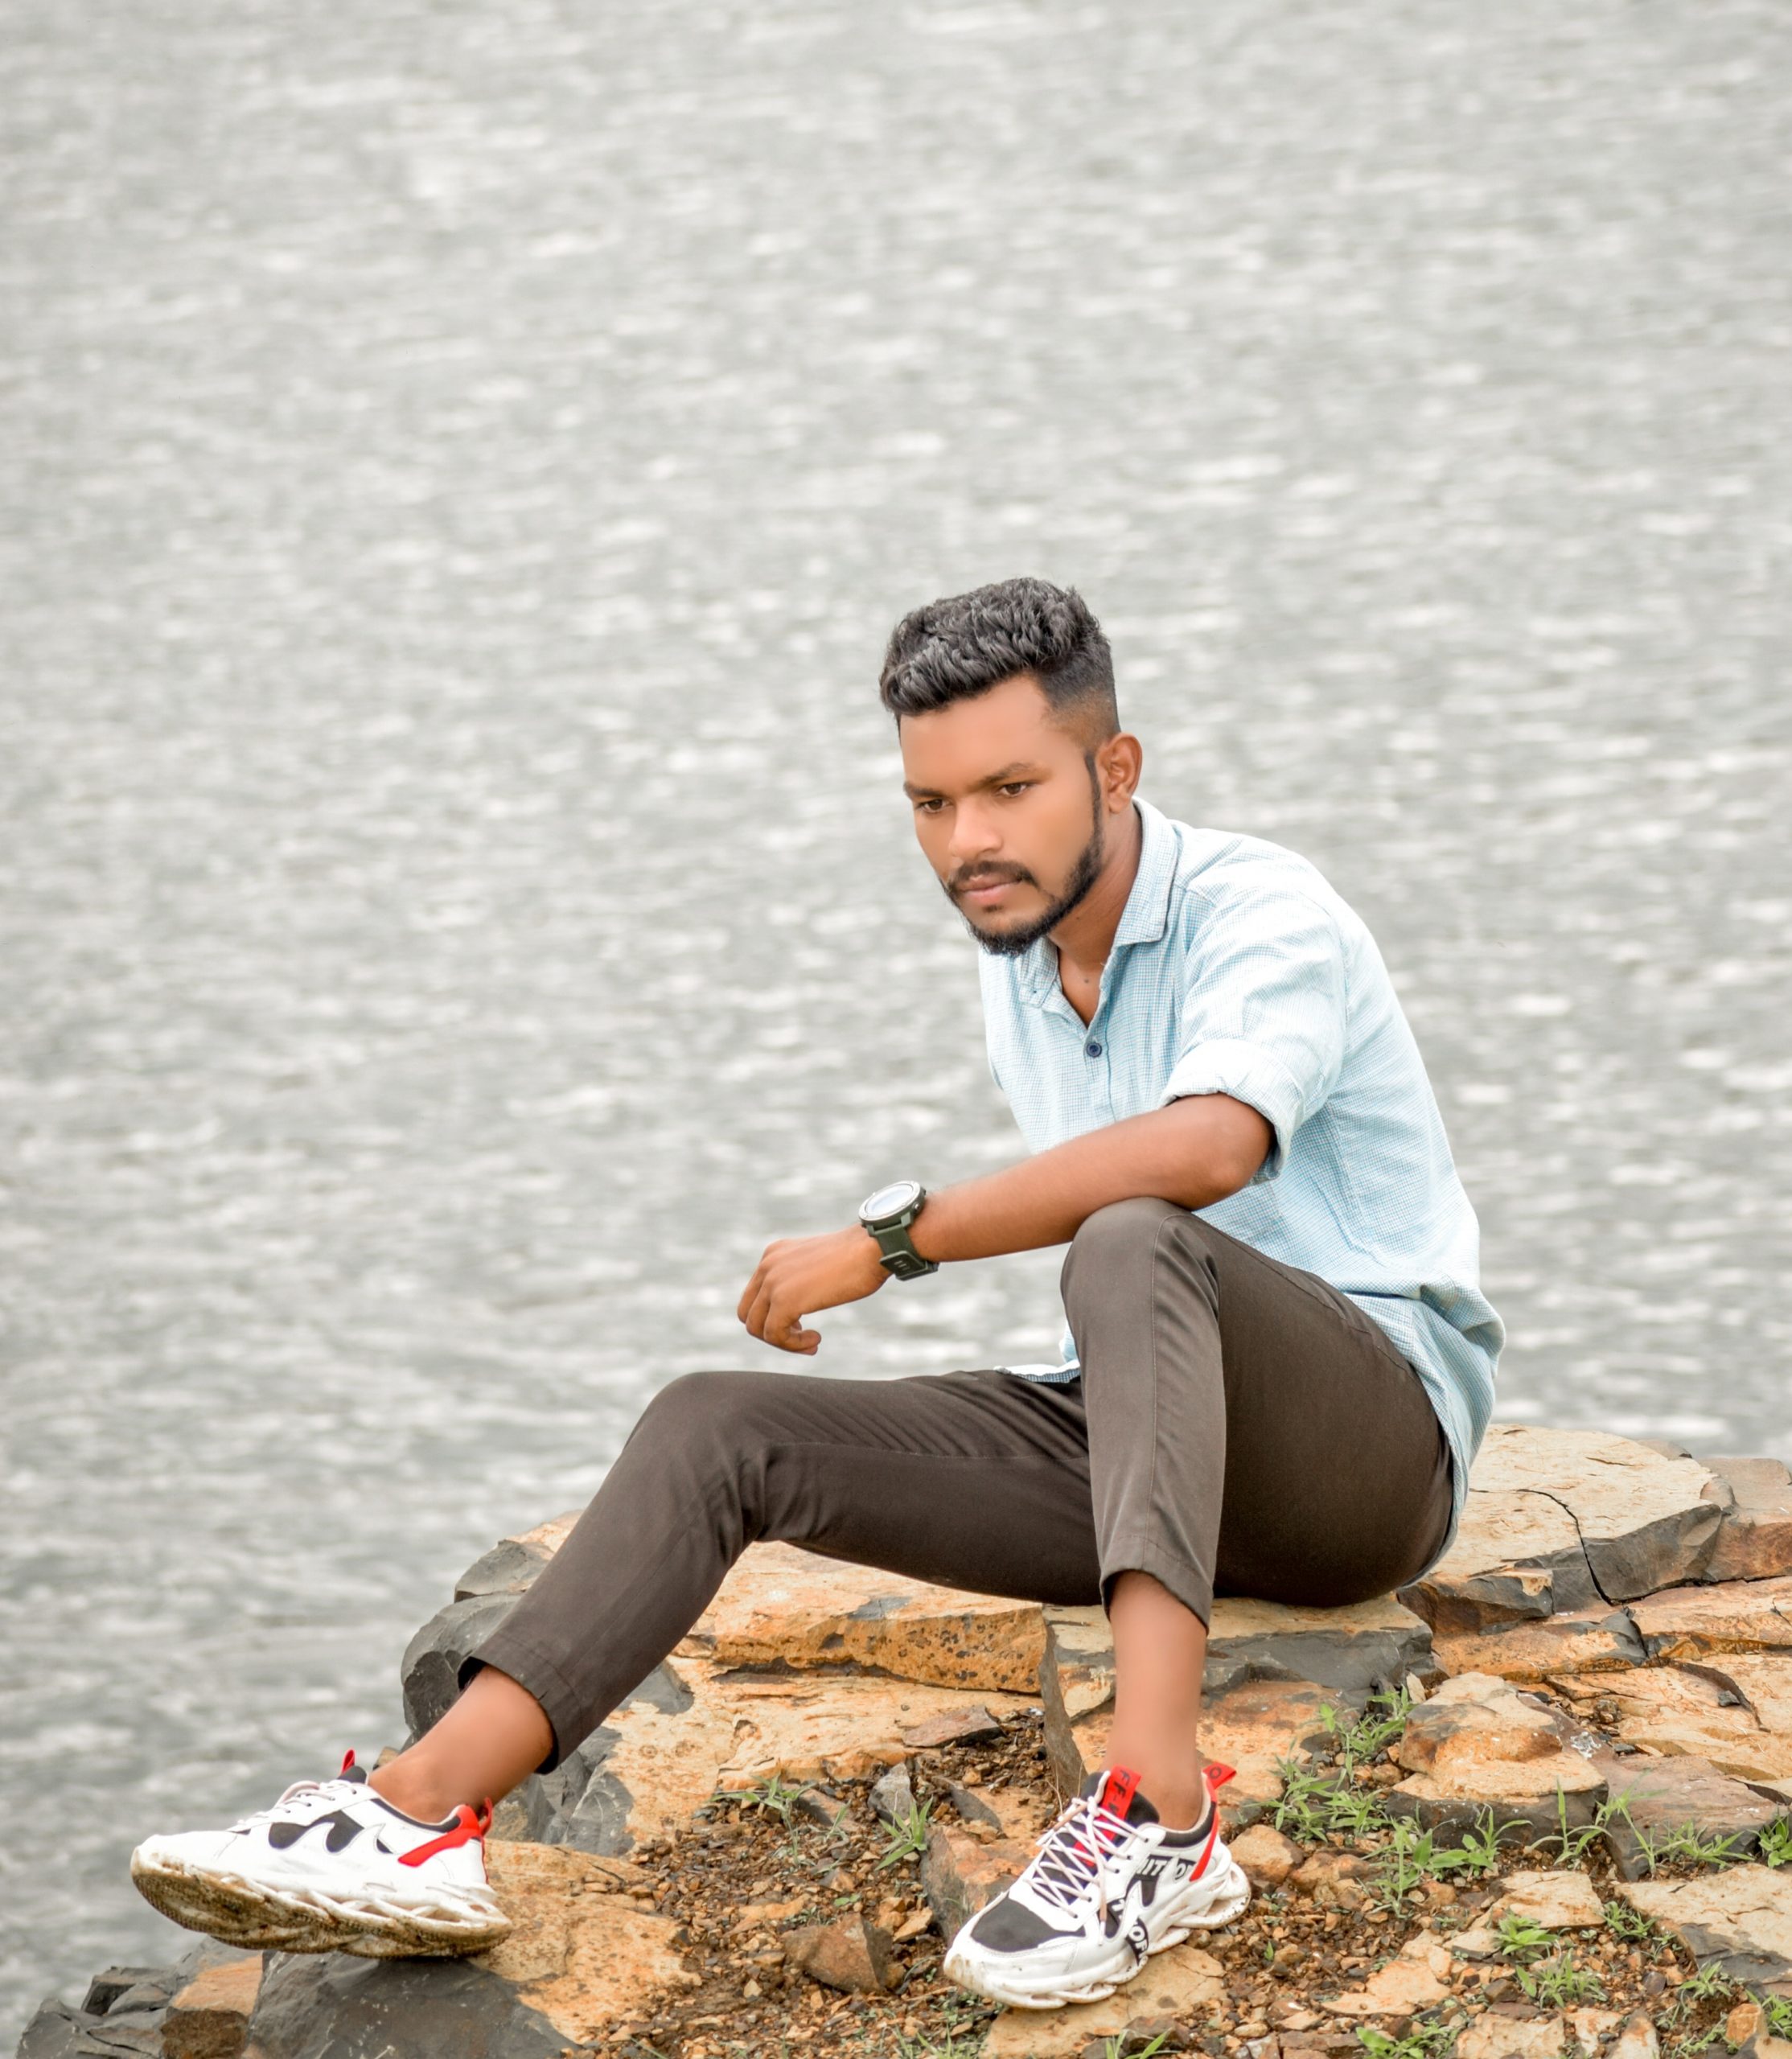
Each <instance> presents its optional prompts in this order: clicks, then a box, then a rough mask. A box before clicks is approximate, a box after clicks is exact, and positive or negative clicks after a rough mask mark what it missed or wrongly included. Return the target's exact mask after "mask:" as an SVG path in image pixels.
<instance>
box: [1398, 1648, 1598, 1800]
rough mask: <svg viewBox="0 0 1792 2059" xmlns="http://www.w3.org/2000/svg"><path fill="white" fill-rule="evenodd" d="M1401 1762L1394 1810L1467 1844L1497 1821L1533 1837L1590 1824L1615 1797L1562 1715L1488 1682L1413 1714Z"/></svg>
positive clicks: (1448, 1688)
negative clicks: (1464, 1837) (1484, 1823)
mask: <svg viewBox="0 0 1792 2059" xmlns="http://www.w3.org/2000/svg"><path fill="white" fill-rule="evenodd" d="M1395 1759H1396V1761H1398V1763H1399V1765H1401V1766H1402V1767H1404V1769H1405V1770H1406V1773H1407V1777H1406V1778H1405V1779H1404V1780H1402V1781H1400V1782H1399V1783H1398V1784H1397V1785H1395V1786H1393V1787H1391V1788H1390V1789H1389V1790H1388V1791H1387V1806H1388V1808H1389V1810H1391V1811H1392V1812H1393V1813H1394V1814H1397V1815H1411V1816H1413V1817H1416V1819H1417V1820H1418V1822H1419V1823H1420V1824H1421V1825H1422V1826H1423V1827H1424V1828H1425V1829H1428V1830H1435V1831H1445V1830H1447V1831H1452V1832H1453V1833H1455V1834H1457V1836H1458V1837H1460V1835H1461V1833H1463V1832H1465V1831H1468V1830H1469V1829H1470V1828H1472V1827H1473V1826H1474V1825H1475V1824H1476V1823H1477V1822H1478V1821H1479V1820H1480V1819H1482V1817H1483V1816H1484V1815H1486V1814H1491V1817H1492V1819H1493V1821H1494V1823H1495V1824H1497V1825H1499V1826H1502V1827H1505V1826H1510V1827H1513V1828H1514V1829H1517V1828H1519V1827H1523V1830H1524V1831H1526V1832H1527V1834H1528V1835H1530V1837H1531V1838H1532V1839H1536V1838H1541V1837H1544V1836H1547V1835H1548V1834H1549V1833H1550V1832H1551V1831H1555V1830H1559V1829H1560V1827H1562V1826H1563V1825H1564V1823H1565V1824H1567V1825H1568V1826H1570V1827H1577V1826H1579V1825H1582V1824H1586V1823H1592V1822H1593V1819H1594V1817H1595V1816H1596V1814H1597V1811H1598V1808H1599V1805H1600V1803H1601V1802H1603V1801H1604V1800H1605V1796H1606V1792H1607V1789H1606V1783H1605V1777H1604V1776H1603V1775H1602V1774H1601V1773H1600V1772H1599V1770H1598V1769H1597V1767H1596V1766H1595V1765H1593V1763H1592V1762H1591V1761H1590V1759H1589V1757H1586V1756H1585V1755H1584V1754H1583V1753H1581V1752H1580V1751H1577V1750H1576V1749H1574V1747H1573V1742H1572V1731H1571V1730H1570V1728H1568V1725H1567V1724H1564V1720H1563V1719H1562V1718H1561V1717H1560V1716H1558V1715H1556V1714H1555V1713H1554V1712H1552V1711H1551V1710H1549V1709H1547V1708H1542V1707H1540V1706H1539V1705H1538V1704H1536V1703H1535V1701H1532V1700H1529V1699H1527V1698H1526V1697H1525V1696H1524V1695H1523V1694H1522V1693H1521V1692H1520V1691H1519V1690H1518V1689H1517V1688H1515V1687H1512V1686H1511V1685H1510V1683H1507V1682H1506V1681H1504V1680H1500V1679H1494V1678H1493V1677H1492V1676H1491V1675H1486V1674H1475V1673H1467V1674H1464V1675H1462V1676H1461V1679H1454V1680H1446V1681H1445V1683H1444V1684H1443V1685H1442V1686H1441V1687H1440V1688H1438V1690H1437V1691H1436V1693H1435V1694H1434V1695H1432V1696H1431V1697H1430V1699H1428V1700H1427V1701H1425V1702H1424V1703H1423V1704H1421V1705H1420V1707H1419V1708H1416V1709H1415V1710H1414V1711H1413V1712H1412V1716H1411V1718H1410V1720H1408V1724H1407V1728H1406V1734H1405V1736H1404V1738H1402V1740H1400V1743H1399V1745H1398V1746H1397V1747H1396V1748H1395Z"/></svg>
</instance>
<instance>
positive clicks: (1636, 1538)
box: [1401, 1423, 1724, 1632]
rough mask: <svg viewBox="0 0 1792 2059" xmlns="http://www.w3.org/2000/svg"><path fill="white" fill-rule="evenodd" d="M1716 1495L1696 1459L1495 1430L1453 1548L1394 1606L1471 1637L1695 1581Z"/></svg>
mask: <svg viewBox="0 0 1792 2059" xmlns="http://www.w3.org/2000/svg"><path fill="white" fill-rule="evenodd" d="M1721 1493H1722V1490H1720V1489H1717V1488H1716V1487H1715V1486H1714V1485H1713V1482H1712V1474H1711V1473H1710V1471H1709V1470H1708V1468H1706V1467H1705V1466H1704V1465H1700V1463H1699V1461H1697V1460H1696V1459H1691V1458H1677V1457H1670V1456H1668V1455H1667V1453H1663V1452H1661V1451H1658V1450H1656V1449H1652V1448H1650V1446H1649V1445H1642V1444H1638V1443H1637V1442H1636V1441H1634V1440H1633V1439H1631V1438H1629V1437H1617V1436H1608V1435H1606V1434H1605V1432H1601V1431H1597V1430H1545V1429H1538V1428H1533V1427H1532V1426H1531V1425H1530V1424H1517V1423H1496V1424H1494V1425H1493V1427H1492V1428H1490V1430H1489V1431H1488V1432H1487V1435H1486V1439H1485V1440H1483V1442H1482V1447H1481V1451H1480V1453H1479V1455H1478V1457H1477V1458H1476V1460H1475V1463H1474V1467H1473V1471H1472V1472H1471V1473H1470V1475H1469V1497H1468V1504H1467V1506H1466V1507H1465V1510H1464V1511H1463V1517H1462V1522H1461V1526H1460V1527H1459V1529H1458V1531H1457V1537H1456V1541H1455V1542H1454V1543H1453V1544H1452V1546H1451V1547H1450V1549H1449V1552H1448V1554H1447V1555H1446V1556H1445V1558H1444V1559H1443V1560H1441V1562H1440V1563H1439V1564H1437V1565H1436V1566H1435V1567H1433V1568H1432V1570H1431V1571H1430V1572H1428V1573H1427V1574H1426V1575H1425V1576H1424V1578H1423V1579H1422V1580H1418V1581H1416V1582H1415V1583H1414V1584H1412V1586H1411V1587H1409V1588H1404V1589H1403V1590H1402V1593H1401V1599H1402V1600H1403V1601H1406V1602H1408V1604H1409V1605H1411V1606H1412V1608H1414V1609H1416V1610H1417V1611H1418V1613H1420V1615H1422V1616H1423V1617H1424V1618H1425V1620H1426V1621H1428V1623H1430V1624H1431V1625H1432V1627H1433V1628H1434V1629H1436V1630H1450V1631H1454V1632H1480V1631H1485V1630H1489V1629H1490V1628H1492V1627H1494V1626H1495V1625H1498V1624H1501V1623H1511V1622H1522V1621H1534V1620H1538V1619H1541V1618H1544V1617H1550V1616H1553V1615H1556V1614H1559V1613H1564V1612H1567V1611H1580V1610H1584V1609H1591V1608H1593V1607H1594V1606H1595V1605H1597V1604H1598V1603H1601V1602H1604V1603H1605V1604H1606V1605H1610V1604H1611V1603H1613V1602H1617V1601H1631V1600H1633V1599H1634V1598H1635V1597H1638V1596H1642V1595H1646V1594H1651V1593H1654V1592H1655V1591H1656V1590H1657V1589H1658V1588H1664V1587H1671V1586H1674V1585H1675V1584H1678V1583H1680V1582H1683V1581H1686V1580H1695V1579H1698V1578H1699V1577H1700V1576H1702V1575H1703V1573H1704V1570H1705V1568H1706V1565H1707V1564H1708V1560H1709V1559H1710V1556H1711V1553H1712V1548H1713V1546H1714V1544H1715V1543H1716V1537H1717V1532H1718V1529H1719V1526H1720V1523H1721V1522H1722V1520H1723V1515H1724V1510H1723V1507H1722V1506H1721V1503H1720V1498H1719V1497H1720V1495H1721Z"/></svg>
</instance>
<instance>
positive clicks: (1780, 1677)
mask: <svg viewBox="0 0 1792 2059" xmlns="http://www.w3.org/2000/svg"><path fill="white" fill-rule="evenodd" d="M1745 1682H1748V1683H1751V1684H1752V1685H1753V1689H1754V1694H1753V1695H1751V1694H1750V1693H1749V1690H1748V1687H1745V1685H1744V1684H1743V1683H1745ZM1552 1685H1553V1686H1555V1687H1556V1689H1557V1690H1558V1691H1560V1693H1562V1694H1563V1695H1565V1696H1567V1697H1568V1698H1569V1699H1572V1700H1573V1701H1575V1702H1576V1704H1579V1705H1580V1706H1582V1707H1589V1706H1591V1707H1593V1708H1601V1705H1603V1708H1604V1710H1605V1711H1607V1712H1609V1711H1615V1712H1616V1714H1617V1725H1618V1732H1619V1734H1620V1736H1622V1737H1623V1738H1624V1739H1625V1740H1626V1741H1627V1742H1629V1743H1630V1744H1633V1745H1639V1746H1641V1747H1642V1749H1644V1750H1645V1751H1646V1752H1649V1753H1656V1754H1659V1755H1662V1756H1664V1757H1694V1758H1703V1759H1705V1760H1708V1761H1709V1762H1710V1763H1711V1764H1712V1765H1714V1766H1716V1768H1717V1769H1718V1770H1719V1771H1720V1772H1721V1773H1728V1774H1730V1775H1732V1776H1733V1777H1735V1778H1736V1779H1738V1780H1760V1781H1777V1780H1792V1654H1786V1655H1783V1656H1782V1655H1768V1654H1759V1653H1746V1654H1732V1655H1726V1656H1725V1657H1724V1658H1720V1659H1714V1660H1712V1661H1709V1662H1704V1663H1702V1664H1692V1665H1678V1666H1650V1667H1642V1668H1640V1669H1638V1671H1634V1672H1631V1673H1626V1674H1622V1675H1580V1676H1579V1677H1577V1678H1576V1679H1556V1680H1554V1681H1553V1682H1552ZM1757 1696H1758V1701H1759V1705H1758V1706H1757V1701H1756V1697H1757ZM1763 1709H1764V1710H1765V1714H1766V1716H1767V1717H1768V1718H1769V1721H1763V1720H1762V1714H1761V1711H1762V1710H1763Z"/></svg>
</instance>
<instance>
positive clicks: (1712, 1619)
mask: <svg viewBox="0 0 1792 2059" xmlns="http://www.w3.org/2000/svg"><path fill="white" fill-rule="evenodd" d="M1630 1614H1631V1617H1632V1619H1633V1620H1634V1622H1635V1624H1636V1626H1637V1629H1638V1633H1639V1634H1641V1636H1642V1640H1643V1643H1644V1646H1645V1647H1646V1650H1647V1651H1648V1653H1649V1655H1650V1658H1704V1657H1705V1656H1706V1655H1707V1654H1710V1653H1712V1652H1732V1651H1792V1574H1787V1575H1782V1576H1781V1577H1779V1578H1778V1579H1774V1580H1727V1581H1725V1582H1724V1583H1723V1584H1721V1585H1719V1586H1712V1587H1676V1588H1669V1589H1668V1590H1667V1591H1666V1592H1665V1593H1660V1594H1651V1595H1650V1596H1649V1597H1647V1599H1646V1600H1644V1601H1638V1602H1635V1603H1634V1604H1633V1605H1632V1607H1631V1609H1630Z"/></svg>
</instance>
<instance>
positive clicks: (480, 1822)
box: [398, 1801, 491, 1866]
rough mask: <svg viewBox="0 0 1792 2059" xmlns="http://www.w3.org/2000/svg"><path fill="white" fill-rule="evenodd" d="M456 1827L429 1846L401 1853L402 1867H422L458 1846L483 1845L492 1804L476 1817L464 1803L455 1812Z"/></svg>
mask: <svg viewBox="0 0 1792 2059" xmlns="http://www.w3.org/2000/svg"><path fill="white" fill-rule="evenodd" d="M490 1829H491V1802H489V1801H487V1803H486V1805H485V1810H484V1813H483V1814H481V1815H475V1814H474V1812H473V1811H472V1810H471V1809H470V1808H468V1807H467V1806H466V1803H465V1802H462V1804H461V1805H460V1806H459V1807H458V1809H457V1810H455V1811H454V1828H453V1829H452V1830H451V1831H446V1833H445V1834H444V1835H442V1836H441V1837H433V1838H431V1839H430V1842H429V1843H427V1844H420V1845H419V1846H418V1847H417V1849H416V1851H401V1852H400V1853H399V1855H398V1863H399V1864H400V1865H401V1866H421V1864H423V1862H424V1860H425V1859H434V1857H435V1856H436V1854H437V1853H438V1851H453V1850H454V1847H455V1846H456V1845H458V1844H475V1843H476V1844H483V1843H485V1834H486V1832H487V1831H488V1830H490Z"/></svg>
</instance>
